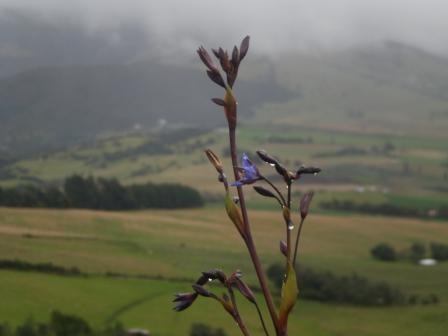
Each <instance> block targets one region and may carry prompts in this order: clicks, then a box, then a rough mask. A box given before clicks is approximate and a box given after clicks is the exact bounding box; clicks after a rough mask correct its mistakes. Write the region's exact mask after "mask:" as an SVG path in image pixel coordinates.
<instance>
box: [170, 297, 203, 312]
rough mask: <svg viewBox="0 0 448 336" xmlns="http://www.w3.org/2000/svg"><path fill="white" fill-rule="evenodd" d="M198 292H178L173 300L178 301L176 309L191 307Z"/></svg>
mask: <svg viewBox="0 0 448 336" xmlns="http://www.w3.org/2000/svg"><path fill="white" fill-rule="evenodd" d="M197 296H198V295H197V294H196V293H177V294H175V298H174V300H173V302H178V304H177V305H175V306H174V308H173V309H174V310H175V311H178V312H180V311H182V310H185V309H187V308H188V307H190V306H191V305H192V304H193V303H194V301H195V300H196V298H197Z"/></svg>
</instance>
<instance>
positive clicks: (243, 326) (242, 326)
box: [228, 288, 250, 336]
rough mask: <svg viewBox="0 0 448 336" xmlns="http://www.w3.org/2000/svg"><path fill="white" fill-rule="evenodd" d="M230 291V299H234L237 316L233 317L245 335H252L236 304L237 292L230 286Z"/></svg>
mask: <svg viewBox="0 0 448 336" xmlns="http://www.w3.org/2000/svg"><path fill="white" fill-rule="evenodd" d="M228 292H229V295H230V299H231V300H232V304H233V309H234V311H235V316H234V317H233V318H234V319H235V321H236V323H237V324H238V327H239V328H240V329H241V332H242V333H243V335H245V336H250V333H249V330H247V327H246V325H245V324H244V321H243V319H242V318H241V315H240V313H239V311H238V307H237V306H236V300H235V294H234V293H233V289H232V288H229V289H228Z"/></svg>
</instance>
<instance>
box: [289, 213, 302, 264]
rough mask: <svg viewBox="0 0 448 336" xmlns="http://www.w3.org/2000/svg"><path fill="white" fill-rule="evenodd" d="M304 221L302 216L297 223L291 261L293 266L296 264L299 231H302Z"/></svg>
mask: <svg viewBox="0 0 448 336" xmlns="http://www.w3.org/2000/svg"><path fill="white" fill-rule="evenodd" d="M304 221H305V219H304V218H302V220H301V221H300V224H299V229H298V231H297V236H296V244H295V247H294V259H293V261H292V264H293V266H294V267H295V265H296V258H297V250H298V248H299V239H300V233H301V232H302V226H303V222H304Z"/></svg>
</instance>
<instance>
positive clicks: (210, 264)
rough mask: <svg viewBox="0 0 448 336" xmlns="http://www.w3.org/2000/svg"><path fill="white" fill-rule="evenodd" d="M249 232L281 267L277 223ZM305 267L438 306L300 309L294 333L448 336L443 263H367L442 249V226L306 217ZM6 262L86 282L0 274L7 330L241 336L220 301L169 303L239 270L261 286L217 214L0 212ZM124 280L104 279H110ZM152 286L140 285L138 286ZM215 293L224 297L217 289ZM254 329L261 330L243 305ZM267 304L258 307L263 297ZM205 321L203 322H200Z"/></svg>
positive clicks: (258, 219) (260, 218)
mask: <svg viewBox="0 0 448 336" xmlns="http://www.w3.org/2000/svg"><path fill="white" fill-rule="evenodd" d="M251 222H252V227H253V231H254V236H255V240H256V242H257V244H258V249H259V252H260V254H261V257H262V260H263V262H264V264H265V266H266V267H267V266H268V265H269V264H271V263H273V262H274V261H280V260H281V257H280V253H279V252H278V240H279V239H280V238H281V237H282V233H283V230H284V228H283V226H282V224H281V223H282V222H281V218H280V215H279V214H278V213H277V212H271V211H260V210H259V211H255V212H252V215H251ZM303 233H304V235H303V241H302V243H303V244H302V245H301V251H300V256H299V258H300V262H301V263H303V264H305V265H307V266H311V267H313V268H315V269H319V270H331V271H333V272H335V273H337V274H341V275H343V274H347V275H348V274H351V273H353V272H356V273H357V274H360V275H363V276H367V277H369V278H370V279H372V280H385V281H387V282H388V283H390V284H392V285H395V286H398V287H399V288H400V289H402V290H403V291H404V292H405V293H407V294H418V295H428V294H431V293H434V294H436V295H437V296H438V297H439V299H440V301H441V302H440V303H439V304H438V305H416V306H404V307H393V308H365V307H353V306H340V305H332V304H321V303H317V302H311V301H304V300H300V299H299V302H298V305H297V306H296V310H295V311H294V313H293V320H292V322H291V327H292V328H291V333H292V334H299V333H302V334H306V335H341V334H343V335H360V334H361V335H399V334H406V335H416V336H417V335H421V334H423V333H426V334H430V335H444V333H446V330H447V328H448V288H447V286H446V283H447V281H448V264H447V263H440V264H438V265H437V266H435V267H428V268H424V267H421V266H417V265H414V264H412V263H410V262H405V261H400V262H396V263H384V262H380V261H376V260H373V259H372V258H371V256H370V254H369V250H370V248H371V247H372V246H373V245H375V244H376V243H378V242H382V241H385V242H388V243H389V244H392V245H394V246H395V247H396V248H397V249H405V248H406V247H408V246H409V245H410V244H411V243H412V242H422V243H425V244H428V243H429V242H431V241H437V242H441V243H448V224H447V223H446V222H441V221H422V220H411V219H399V218H387V217H368V216H344V217H343V216H331V215H323V214H321V215H317V214H311V215H310V218H309V220H308V222H307V223H306V227H305V228H304V232H303ZM0 255H1V256H2V259H20V260H26V261H29V262H34V263H39V262H52V263H54V264H56V265H60V266H64V267H67V268H68V267H78V268H79V269H80V270H81V271H82V272H85V273H88V274H89V276H88V277H68V276H57V275H49V274H39V273H33V272H31V273H27V272H18V271H9V270H2V271H0V297H1V298H2V299H1V305H0V316H1V317H2V320H3V321H7V322H9V323H11V324H17V323H20V322H22V321H23V320H24V319H25V318H27V317H29V316H33V318H35V319H36V320H45V319H47V318H48V316H49V313H50V311H51V310H52V309H58V310H61V311H63V312H66V313H73V314H76V315H79V316H81V317H83V318H85V319H86V320H88V321H89V322H90V323H92V324H93V325H94V326H102V325H104V324H105V323H109V322H112V321H115V320H119V321H121V322H123V323H124V324H125V325H126V326H128V327H135V326H138V327H146V328H148V329H149V330H151V331H153V333H154V335H173V336H174V335H187V334H188V330H189V327H190V325H191V323H193V322H194V321H203V322H205V323H207V324H209V325H213V326H222V327H223V328H224V329H225V330H226V331H227V332H228V334H229V335H238V330H237V329H236V328H233V323H232V322H231V320H230V318H229V317H228V316H226V315H225V314H224V313H222V312H221V311H220V310H221V307H219V306H218V305H217V304H216V303H215V302H212V301H210V302H209V301H207V300H205V299H203V300H199V301H198V302H197V303H195V305H194V306H193V307H191V308H190V309H188V310H187V311H186V312H183V313H180V314H179V313H175V312H173V311H172V310H171V307H172V305H171V303H170V301H171V298H172V294H173V293H175V292H178V291H189V290H190V282H191V281H190V282H189V280H192V279H194V278H196V277H197V276H198V275H199V274H200V272H201V271H204V270H207V269H210V268H215V267H218V268H221V269H223V270H224V271H225V272H227V273H230V272H232V271H234V270H236V269H241V270H242V271H243V273H244V274H245V278H246V279H247V281H248V282H249V283H250V284H251V285H256V281H255V278H254V275H253V273H254V272H253V270H252V267H251V265H250V264H249V260H248V257H247V253H246V251H245V249H244V247H243V246H242V243H241V241H240V239H239V237H238V236H237V234H236V232H235V230H234V228H233V226H232V224H231V222H230V221H229V220H228V219H227V218H226V217H225V214H224V211H223V210H221V209H215V208H206V209H198V210H176V211H162V210H158V211H143V212H121V213H117V212H99V211H85V210H63V211H61V210H30V209H7V208H2V209H0ZM107 272H109V273H110V272H112V273H120V274H122V275H123V277H106V276H104V274H105V273H107ZM143 275H144V276H146V277H147V278H145V279H144V278H139V276H140V277H141V276H143ZM216 290H217V291H218V292H219V289H218V288H216ZM240 302H241V305H242V307H243V309H242V310H243V314H244V315H245V316H247V319H248V323H249V325H250V326H256V324H257V319H256V314H255V311H254V310H252V307H250V306H248V305H246V304H245V303H243V300H242V299H241V300H240ZM259 302H262V298H259ZM204 311H207V316H206V318H202V316H203V314H204Z"/></svg>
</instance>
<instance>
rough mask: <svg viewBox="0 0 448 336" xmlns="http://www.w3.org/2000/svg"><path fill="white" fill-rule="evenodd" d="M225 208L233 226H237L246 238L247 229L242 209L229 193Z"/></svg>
mask: <svg viewBox="0 0 448 336" xmlns="http://www.w3.org/2000/svg"><path fill="white" fill-rule="evenodd" d="M225 206H226V211H227V215H228V216H229V218H230V220H231V221H232V222H233V224H235V227H236V228H237V230H238V232H239V233H240V235H241V236H242V237H243V238H244V237H245V228H244V222H243V216H242V215H241V212H240V209H239V208H238V207H237V206H236V204H235V202H233V199H232V197H231V196H230V193H229V192H227V193H226V198H225Z"/></svg>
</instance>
